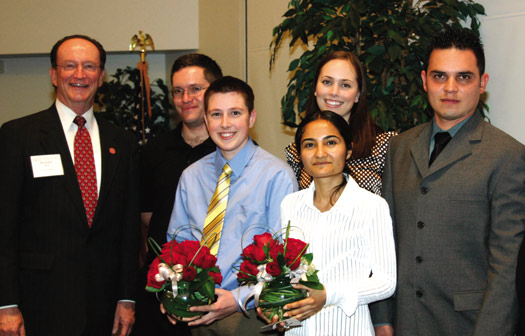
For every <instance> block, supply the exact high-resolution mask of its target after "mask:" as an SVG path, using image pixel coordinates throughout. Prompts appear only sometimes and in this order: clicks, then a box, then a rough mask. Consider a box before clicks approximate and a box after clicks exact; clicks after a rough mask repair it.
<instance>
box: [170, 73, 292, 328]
mask: <svg viewBox="0 0 525 336" xmlns="http://www.w3.org/2000/svg"><path fill="white" fill-rule="evenodd" d="M204 104H205V108H206V116H205V121H206V126H207V128H208V132H209V134H210V137H211V139H212V140H213V141H214V142H215V144H217V150H216V151H215V152H213V153H211V154H209V155H207V156H205V157H204V158H202V159H201V160H199V161H197V162H195V163H194V164H193V165H191V166H189V167H188V168H187V169H186V170H185V171H184V172H183V173H182V176H181V179H180V182H179V185H178V187H177V193H176V197H175V205H174V208H173V212H172V214H171V219H170V223H169V228H168V233H167V236H168V240H171V239H172V235H173V234H174V233H175V232H179V233H178V234H177V236H176V237H175V239H177V240H178V241H181V240H185V239H193V240H195V239H198V240H200V238H201V237H200V233H199V232H195V231H194V230H182V231H179V230H180V229H181V228H188V227H189V225H193V226H195V227H197V228H198V229H200V230H201V231H203V229H204V223H205V220H206V216H207V212H208V206H209V204H210V200H211V198H212V196H213V194H214V192H215V189H216V186H217V181H218V179H219V176H220V175H221V173H222V171H223V167H224V166H225V164H226V163H227V164H228V165H229V167H230V168H231V170H232V174H231V177H230V186H229V193H228V202H227V207H226V212H225V217H224V224H223V227H222V231H221V235H220V241H219V247H218V252H217V258H218V263H217V264H218V266H219V268H220V270H221V273H222V276H223V281H222V284H221V286H220V288H216V290H215V294H216V295H217V302H215V303H213V304H211V305H208V306H199V307H192V308H191V310H192V311H203V312H207V314H204V315H202V317H200V318H198V319H196V320H194V321H191V322H190V323H189V325H190V326H192V327H196V328H193V329H192V334H193V335H208V334H212V333H214V332H218V333H219V334H220V335H253V334H258V333H259V327H260V326H263V325H264V323H263V322H261V321H259V320H258V319H257V318H256V315H255V313H254V312H253V310H251V311H250V313H249V316H250V318H247V317H245V316H244V315H243V314H242V313H241V312H240V308H239V304H238V303H239V302H243V301H244V298H245V297H246V296H247V294H248V292H249V290H250V289H249V288H246V287H241V288H238V285H237V275H236V270H235V269H234V268H233V267H234V266H236V265H238V264H239V259H240V255H241V253H242V248H243V246H242V245H241V244H242V243H244V245H246V244H249V243H250V242H251V238H252V237H253V235H254V234H260V233H262V232H264V231H269V232H271V233H274V232H277V231H278V230H280V228H281V223H280V210H279V207H280V204H281V201H282V199H283V198H284V196H286V195H287V194H289V193H291V192H294V191H296V190H297V182H296V179H295V176H294V174H293V171H292V170H291V168H290V167H289V166H288V165H287V164H286V163H284V162H283V161H282V160H280V159H278V158H276V157H275V156H273V155H271V154H269V153H268V152H266V151H265V150H263V149H262V148H260V147H259V146H257V145H256V144H255V143H254V142H253V141H252V140H251V139H250V136H249V134H248V132H249V129H250V128H251V127H252V126H253V125H254V123H255V118H256V112H255V109H254V96H253V91H252V89H251V88H250V86H249V85H248V84H246V83H245V82H243V81H242V80H240V79H237V78H233V77H230V76H227V77H223V78H221V79H218V80H217V81H215V82H214V83H213V84H212V85H211V86H210V87H209V88H208V90H207V91H206V94H205V97H204ZM248 307H249V308H253V303H251V306H250V305H248Z"/></svg>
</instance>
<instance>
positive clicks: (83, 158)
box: [73, 116, 97, 227]
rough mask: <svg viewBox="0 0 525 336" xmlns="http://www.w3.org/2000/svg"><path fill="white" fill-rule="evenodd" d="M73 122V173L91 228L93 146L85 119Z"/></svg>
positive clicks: (94, 195) (94, 203) (94, 183)
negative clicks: (75, 174) (75, 128)
mask: <svg viewBox="0 0 525 336" xmlns="http://www.w3.org/2000/svg"><path fill="white" fill-rule="evenodd" d="M73 122H74V123H75V124H77V125H78V130H77V134H75V171H76V172H77V178H78V184H79V185H80V191H81V192H82V200H83V201H84V208H85V209H86V217H87V221H88V225H89V226H90V227H91V224H93V216H94V215H95V208H96V207H97V174H96V170H95V158H94V156H93V145H92V144H91V137H90V136H89V132H88V130H87V129H86V126H85V124H86V119H84V117H81V116H77V117H75V120H74V121H73Z"/></svg>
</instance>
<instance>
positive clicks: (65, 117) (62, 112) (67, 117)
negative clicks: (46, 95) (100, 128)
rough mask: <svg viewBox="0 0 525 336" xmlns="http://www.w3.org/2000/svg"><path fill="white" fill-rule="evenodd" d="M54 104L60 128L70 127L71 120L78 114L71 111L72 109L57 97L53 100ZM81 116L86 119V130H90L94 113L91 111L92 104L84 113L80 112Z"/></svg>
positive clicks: (93, 121) (66, 128)
mask: <svg viewBox="0 0 525 336" xmlns="http://www.w3.org/2000/svg"><path fill="white" fill-rule="evenodd" d="M55 106H56V109H57V111H58V116H59V118H60V123H61V124H62V128H63V129H64V130H68V129H70V127H71V126H72V125H73V120H74V119H75V117H76V116H77V115H78V114H76V113H75V112H73V110H72V109H70V108H69V107H67V106H66V105H64V104H63V103H62V102H61V101H60V100H58V99H57V100H56V101H55ZM81 116H82V117H84V119H86V128H87V129H88V131H91V130H92V129H93V124H94V123H95V114H94V113H93V106H92V107H91V108H90V109H89V110H87V111H86V112H85V113H84V114H81Z"/></svg>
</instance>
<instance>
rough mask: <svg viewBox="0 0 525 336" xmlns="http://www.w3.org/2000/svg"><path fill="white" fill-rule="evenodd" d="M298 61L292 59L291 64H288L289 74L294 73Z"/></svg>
mask: <svg viewBox="0 0 525 336" xmlns="http://www.w3.org/2000/svg"><path fill="white" fill-rule="evenodd" d="M299 61H300V60H299V59H298V58H297V59H294V60H293V61H292V62H291V63H290V66H289V67H288V71H289V72H291V71H294V70H295V69H296V68H297V66H298V65H299Z"/></svg>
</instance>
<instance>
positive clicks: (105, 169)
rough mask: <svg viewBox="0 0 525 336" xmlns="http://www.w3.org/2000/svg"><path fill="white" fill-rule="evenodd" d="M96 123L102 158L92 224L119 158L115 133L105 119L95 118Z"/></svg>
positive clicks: (104, 197) (95, 221) (101, 205)
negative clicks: (98, 190) (100, 175)
mask: <svg viewBox="0 0 525 336" xmlns="http://www.w3.org/2000/svg"><path fill="white" fill-rule="evenodd" d="M97 124H98V129H99V135H100V154H101V159H102V177H101V181H100V182H101V183H100V192H99V197H98V203H97V209H96V211H95V216H94V218H93V226H95V225H96V223H97V218H98V217H99V213H100V211H102V210H101V208H102V207H103V206H104V205H105V202H104V200H105V199H106V198H107V194H108V192H109V191H108V190H109V189H110V185H111V183H112V182H113V179H114V178H115V173H116V170H117V167H118V162H119V158H120V148H119V146H118V143H117V141H116V136H115V134H112V133H113V132H111V131H110V129H108V124H107V122H106V121H105V120H102V119H101V118H97Z"/></svg>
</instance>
